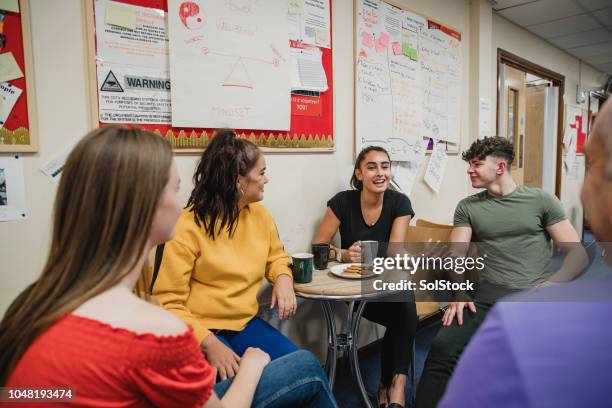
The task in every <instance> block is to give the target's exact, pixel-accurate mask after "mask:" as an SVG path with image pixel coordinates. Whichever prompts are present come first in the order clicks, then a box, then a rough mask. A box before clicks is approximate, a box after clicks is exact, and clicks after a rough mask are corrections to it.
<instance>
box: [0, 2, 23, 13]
mask: <svg viewBox="0 0 612 408" xmlns="http://www.w3.org/2000/svg"><path fill="white" fill-rule="evenodd" d="M0 10H6V11H12V12H13V13H19V2H18V1H17V0H0Z"/></svg>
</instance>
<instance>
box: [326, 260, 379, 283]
mask: <svg viewBox="0 0 612 408" xmlns="http://www.w3.org/2000/svg"><path fill="white" fill-rule="evenodd" d="M351 265H353V264H350V263H344V264H340V265H334V266H332V267H331V268H330V270H329V271H330V272H331V273H333V274H334V275H336V276H337V277H339V278H344V279H366V278H371V277H372V276H374V275H376V274H375V273H371V274H369V275H361V274H358V273H344V270H345V269H346V268H348V267H349V266H351Z"/></svg>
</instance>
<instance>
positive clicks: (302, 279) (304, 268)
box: [291, 252, 314, 283]
mask: <svg viewBox="0 0 612 408" xmlns="http://www.w3.org/2000/svg"><path fill="white" fill-rule="evenodd" d="M291 259H292V260H293V267H292V268H291V270H292V271H293V281H294V282H295V283H309V282H312V269H313V259H314V255H313V254H307V253H305V252H304V253H299V254H293V255H291Z"/></svg>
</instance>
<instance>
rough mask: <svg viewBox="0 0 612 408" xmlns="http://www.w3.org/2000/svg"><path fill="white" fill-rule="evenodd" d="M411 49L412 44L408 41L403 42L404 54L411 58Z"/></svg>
mask: <svg viewBox="0 0 612 408" xmlns="http://www.w3.org/2000/svg"><path fill="white" fill-rule="evenodd" d="M410 50H411V48H410V45H408V43H407V42H403V43H402V54H404V55H405V56H407V57H408V58H410Z"/></svg>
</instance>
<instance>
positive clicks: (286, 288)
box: [270, 274, 297, 320]
mask: <svg viewBox="0 0 612 408" xmlns="http://www.w3.org/2000/svg"><path fill="white" fill-rule="evenodd" d="M276 304H278V318H279V319H281V320H285V319H288V318H289V317H290V316H293V315H294V314H295V312H296V310H297V300H296V298H295V292H294V291H293V279H292V278H291V277H290V276H289V275H284V274H283V275H279V276H278V277H277V278H276V282H275V283H274V288H273V289H272V301H271V302H270V309H274V306H276Z"/></svg>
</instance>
